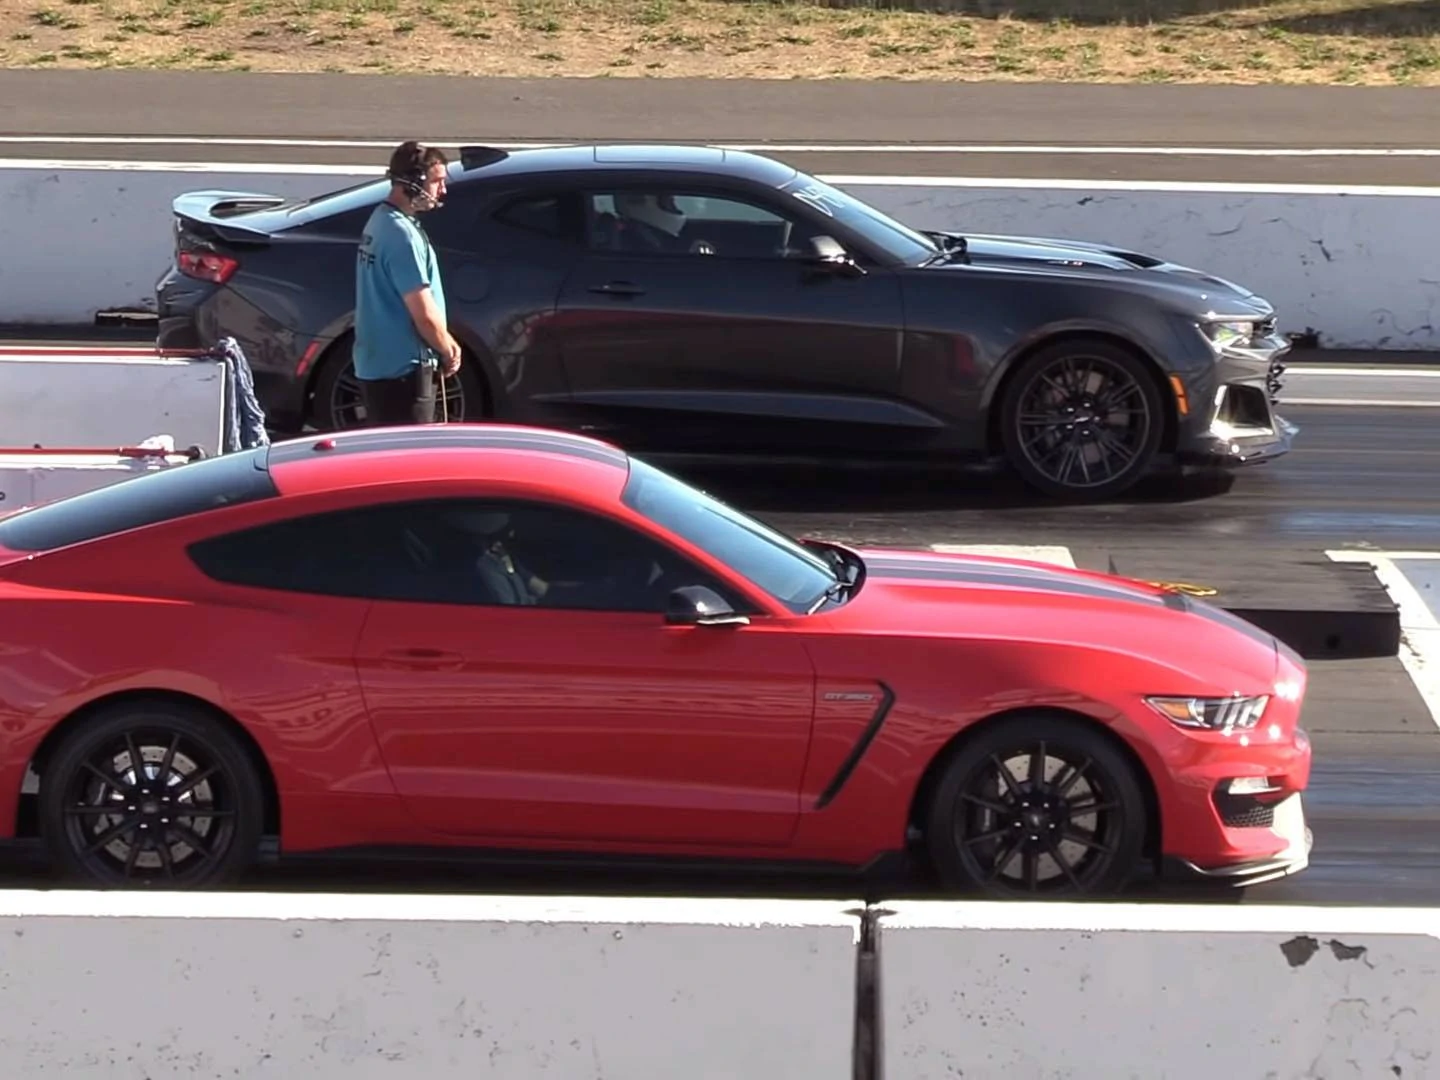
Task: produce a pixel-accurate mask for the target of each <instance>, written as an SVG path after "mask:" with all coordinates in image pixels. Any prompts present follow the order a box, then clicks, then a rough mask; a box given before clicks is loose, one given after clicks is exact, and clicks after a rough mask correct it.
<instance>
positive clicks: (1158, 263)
mask: <svg viewBox="0 0 1440 1080" xmlns="http://www.w3.org/2000/svg"><path fill="white" fill-rule="evenodd" d="M929 235H930V236H932V237H934V238H936V239H942V238H943V239H945V240H949V241H957V240H960V239H962V237H963V239H964V241H965V244H966V248H967V251H968V254H969V261H970V264H971V265H973V266H997V267H1006V266H1010V267H1015V268H1016V269H1021V270H1043V269H1054V270H1055V271H1057V272H1062V273H1063V272H1070V273H1088V274H1095V273H1101V274H1105V273H1116V274H1136V275H1139V276H1142V277H1147V276H1148V277H1153V278H1157V279H1159V280H1162V281H1168V282H1170V283H1177V282H1180V283H1184V284H1185V285H1188V286H1192V287H1196V288H1199V289H1202V290H1206V291H1208V292H1210V293H1211V294H1227V295H1226V299H1227V300H1230V301H1232V302H1237V301H1238V302H1241V303H1247V304H1248V306H1251V307H1253V308H1254V309H1255V311H1256V313H1257V314H1262V315H1263V314H1269V305H1268V304H1267V303H1266V302H1265V301H1264V300H1262V299H1260V298H1259V297H1258V296H1256V295H1255V293H1254V292H1252V291H1251V290H1249V289H1247V288H1245V287H1244V286H1243V285H1237V284H1236V283H1235V282H1233V281H1227V280H1226V279H1225V278H1220V277H1216V276H1215V275H1214V274H1207V273H1205V272H1203V271H1200V270H1195V269H1192V268H1191V267H1188V266H1181V265H1179V264H1178V263H1172V262H1168V261H1166V260H1165V259H1160V258H1157V257H1155V256H1154V255H1146V254H1143V253H1141V252H1138V251H1130V250H1128V249H1126V248H1121V247H1116V246H1114V245H1104V244H1092V243H1086V242H1085V241H1082V240H1056V239H1051V238H1049V237H1039V236H997V235H990V234H980V235H972V234H970V233H964V234H961V233H949V232H945V233H942V232H932V233H930V234H929ZM963 265H964V263H963V260H962V261H960V262H956V263H943V264H940V265H938V266H937V267H936V269H946V268H954V267H957V266H963Z"/></svg>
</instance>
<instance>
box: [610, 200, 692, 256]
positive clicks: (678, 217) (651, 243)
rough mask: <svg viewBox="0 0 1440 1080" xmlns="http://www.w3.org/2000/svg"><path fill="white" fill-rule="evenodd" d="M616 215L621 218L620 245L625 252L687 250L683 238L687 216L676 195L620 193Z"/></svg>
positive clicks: (616, 204)
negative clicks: (678, 204)
mask: <svg viewBox="0 0 1440 1080" xmlns="http://www.w3.org/2000/svg"><path fill="white" fill-rule="evenodd" d="M615 213H616V215H617V216H618V217H619V219H620V228H619V237H620V245H621V247H623V248H624V249H625V250H626V251H637V252H639V251H669V252H682V251H685V250H686V249H685V246H684V242H683V241H682V240H681V239H680V233H681V232H682V231H683V230H684V228H685V213H684V211H682V210H681V209H680V207H679V206H677V205H676V204H675V198H674V196H672V195H650V194H646V193H644V192H639V191H620V192H617V193H616V194H615Z"/></svg>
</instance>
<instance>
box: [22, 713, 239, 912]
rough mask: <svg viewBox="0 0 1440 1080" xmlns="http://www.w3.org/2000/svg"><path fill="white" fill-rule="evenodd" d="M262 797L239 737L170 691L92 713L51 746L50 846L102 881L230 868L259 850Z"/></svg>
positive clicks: (203, 880) (83, 875)
mask: <svg viewBox="0 0 1440 1080" xmlns="http://www.w3.org/2000/svg"><path fill="white" fill-rule="evenodd" d="M262 806H263V795H262V790H261V786H260V782H259V778H258V777H257V775H256V772H255V768H254V766H253V765H252V764H251V762H250V759H249V757H248V755H247V754H246V753H245V751H244V749H243V748H242V746H241V744H240V742H239V740H238V739H236V737H235V736H234V735H233V734H231V733H230V731H229V730H227V729H226V727H225V726H224V725H223V724H221V723H220V722H218V721H216V720H215V719H213V718H211V717H210V716H208V715H205V714H204V713H203V712H201V711H198V710H192V709H189V708H186V707H184V706H178V705H176V704H173V703H169V702H155V703H147V704H135V705H125V706H121V707H118V708H114V709H109V710H106V711H105V713H104V714H103V715H97V716H95V717H93V718H92V719H90V720H89V722H87V723H85V724H83V725H82V726H80V727H78V728H77V729H76V730H75V731H72V732H71V733H70V734H69V735H68V737H67V738H66V739H65V741H64V743H63V744H62V745H61V746H59V747H58V748H57V749H56V751H55V754H54V755H53V756H52V758H51V759H50V761H49V762H48V763H47V765H46V767H45V770H44V773H43V775H42V776H41V782H40V822H41V832H42V835H43V837H44V840H45V843H46V846H47V848H48V849H49V851H50V853H51V856H52V857H53V858H55V859H56V860H57V862H58V863H59V864H60V865H61V867H62V868H63V869H64V870H65V871H66V875H67V876H68V877H72V878H79V879H81V880H83V881H87V882H89V883H90V884H93V885H99V886H106V885H120V886H125V885H162V886H168V887H174V888H186V887H190V888H194V887H198V886H204V885H210V884H214V883H217V882H220V881H224V880H227V879H229V878H232V877H233V876H235V875H236V874H237V873H239V872H240V871H242V870H243V869H244V868H245V867H247V866H248V865H249V863H250V862H251V860H252V859H253V858H254V856H255V854H256V850H257V845H258V843H259V837H260V827H261V820H262Z"/></svg>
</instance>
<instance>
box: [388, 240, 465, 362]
mask: <svg viewBox="0 0 1440 1080" xmlns="http://www.w3.org/2000/svg"><path fill="white" fill-rule="evenodd" d="M387 246H388V247H390V250H387V251H386V252H384V254H383V255H382V256H381V258H382V260H383V262H384V265H385V271H386V273H387V274H389V276H390V280H391V281H393V282H394V283H395V288H396V290H397V291H398V292H399V293H400V295H401V296H402V297H404V299H405V307H406V309H407V310H408V311H409V312H410V318H411V320H412V321H413V322H414V323H415V329H416V330H418V331H419V332H420V336H421V337H423V338H424V339H425V340H426V341H427V342H428V343H429V344H430V347H431V348H433V349H434V350H435V351H436V352H438V353H439V354H440V361H441V366H442V367H443V368H444V371H445V374H446V375H452V374H454V373H455V370H456V369H457V368H459V366H460V344H459V342H457V341H456V340H455V339H454V338H453V337H451V335H450V331H449V329H448V328H447V327H446V325H445V321H444V319H443V318H441V316H440V309H439V307H438V306H437V305H436V303H435V299H434V297H433V296H432V294H431V292H430V283H429V282H428V281H426V280H425V271H426V263H425V258H424V256H423V255H422V253H421V252H420V250H419V249H418V248H417V246H416V245H415V243H414V242H413V241H409V240H408V238H407V242H406V243H404V244H393V245H387Z"/></svg>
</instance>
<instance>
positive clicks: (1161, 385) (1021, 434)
mask: <svg viewBox="0 0 1440 1080" xmlns="http://www.w3.org/2000/svg"><path fill="white" fill-rule="evenodd" d="M449 184H450V190H449V196H448V198H447V200H446V202H445V205H444V206H443V207H442V208H440V209H438V210H435V211H432V212H431V213H429V214H427V215H425V216H424V217H423V218H422V221H423V223H424V226H425V229H426V231H427V233H428V235H429V236H430V238H431V240H432V242H433V243H434V245H435V248H436V250H437V253H438V255H439V259H440V262H441V265H442V268H443V272H444V275H445V281H446V292H447V295H448V299H449V306H450V321H451V330H452V332H453V333H454V334H455V336H456V337H457V338H458V339H459V340H460V341H461V342H462V344H463V345H464V346H465V348H466V350H467V352H468V357H467V362H466V363H465V364H464V365H463V366H462V368H461V371H460V373H459V374H458V375H456V376H455V377H454V378H453V379H452V380H451V383H450V385H449V387H448V392H447V395H446V396H447V400H448V409H449V417H450V419H451V420H476V419H482V418H497V419H506V420H517V421H522V422H528V423H536V424H544V425H550V426H557V427H564V428H571V429H577V430H582V431H587V432H591V433H594V434H598V435H600V436H603V437H605V438H609V439H612V440H614V441H616V442H619V443H621V444H623V445H624V446H626V447H627V448H628V449H630V450H632V451H635V452H638V453H642V454H664V455H667V456H668V455H704V456H718V457H720V458H723V459H727V460H734V459H736V458H738V457H741V456H742V455H754V456H757V457H760V458H764V459H767V460H786V459H790V460H808V461H817V460H818V461H825V460H827V459H828V460H834V459H841V458H844V459H866V460H869V461H872V462H873V461H876V460H904V461H909V462H917V461H936V460H940V459H942V458H943V459H952V460H957V461H959V460H963V459H967V458H968V459H976V460H980V461H990V462H994V461H997V460H1001V461H1005V462H1008V463H1009V464H1010V465H1011V466H1012V467H1013V468H1014V469H1015V470H1016V471H1017V472H1018V473H1019V474H1020V475H1021V476H1022V477H1024V479H1025V480H1027V481H1028V482H1029V483H1030V484H1031V485H1033V486H1034V487H1035V488H1038V489H1040V490H1041V491H1044V492H1047V493H1049V494H1051V495H1057V496H1065V497H1072V498H1074V497H1079V498H1092V499H1093V498H1108V497H1112V496H1114V495H1116V494H1118V493H1119V492H1121V491H1123V490H1124V489H1126V488H1127V487H1129V486H1130V485H1131V484H1133V483H1134V482H1135V481H1136V480H1137V479H1138V478H1139V477H1140V476H1142V475H1143V474H1145V473H1146V472H1147V471H1148V470H1150V469H1151V468H1152V466H1154V465H1156V464H1157V463H1172V464H1173V463H1177V462H1178V463H1186V464H1191V465H1199V466H1202V467H1203V466H1218V467H1222V468H1223V467H1232V466H1235V465H1240V464H1246V463H1251V462H1259V461H1266V460H1269V459H1271V458H1274V457H1275V456H1277V455H1279V454H1283V453H1285V452H1286V451H1287V450H1288V449H1289V448H1290V445H1291V441H1292V439H1293V437H1294V434H1295V428H1294V427H1293V426H1291V425H1289V424H1287V423H1286V422H1285V421H1284V420H1283V419H1281V418H1280V417H1279V416H1277V415H1276V413H1275V403H1276V396H1275V395H1276V393H1277V391H1278V388H1279V375H1280V373H1281V372H1282V371H1283V367H1282V365H1281V363H1280V361H1281V358H1282V357H1283V356H1284V354H1285V353H1286V351H1287V350H1288V348H1289V344H1290V343H1289V342H1288V340H1286V339H1285V338H1284V337H1283V336H1281V335H1279V334H1278V333H1277V331H1276V327H1275V314H1274V311H1273V309H1272V308H1271V306H1270V304H1269V303H1267V302H1266V301H1265V300H1263V299H1261V298H1260V297H1258V296H1256V295H1255V294H1253V293H1251V292H1249V291H1248V290H1246V289H1244V288H1242V287H1240V286H1238V285H1234V284H1232V283H1230V282H1227V281H1222V280H1220V279H1218V278H1215V277H1212V276H1210V275H1208V274H1205V273H1202V272H1198V271H1195V270H1191V269H1187V268H1185V267H1182V266H1176V265H1174V264H1172V263H1168V262H1166V261H1164V260H1163V259H1160V258H1156V257H1152V256H1149V255H1143V254H1138V253H1136V252H1132V251H1122V250H1116V249H1114V248H1110V247H1105V246H1099V245H1095V244H1087V243H1077V242H1072V241H1066V240H1047V239H1035V238H1025V237H1004V236H975V235H962V234H960V233H958V232H957V233H951V232H930V231H919V230H916V229H912V228H909V227H907V226H905V225H904V224H902V223H900V222H898V221H895V220H893V219H892V218H890V217H888V216H887V215H885V214H883V213H881V212H880V211H878V210H876V209H875V208H874V207H871V206H869V205H867V204H865V203H864V202H862V201H859V200H857V199H856V198H855V197H854V196H852V195H850V194H848V193H846V192H844V191H841V190H837V189H836V188H834V187H832V186H831V185H829V184H826V183H824V182H822V181H820V180H818V179H816V178H815V177H813V176H807V175H805V174H804V173H801V172H797V171H796V170H795V169H793V168H791V167H790V166H788V165H785V164H782V163H780V162H778V161H775V160H773V159H771V158H768V157H765V156H761V155H755V154H746V153H735V152H732V151H726V150H721V149H712V148H706V147H693V146H635V145H613V146H571V147H561V148H544V149H528V150H521V151H515V152H510V153H507V152H505V151H502V150H496V149H492V148H489V147H466V148H463V150H462V153H461V154H460V156H459V160H457V161H456V162H455V163H454V164H453V165H452V166H451V178H450V181H449ZM387 191H388V183H387V182H386V181H385V180H383V179H378V178H377V179H376V180H375V181H373V182H370V183H365V184H361V185H359V186H356V187H351V188H347V189H345V190H341V191H336V192H332V193H330V194H326V195H323V196H321V197H318V198H314V199H310V200H305V201H297V200H292V199H284V198H280V197H277V196H267V195H264V194H251V193H245V192H229V191H197V192H192V193H187V194H185V195H182V196H180V197H179V198H177V199H176V200H175V203H174V217H175V264H174V266H173V268H172V269H171V270H170V271H169V272H168V273H167V274H166V275H165V276H164V277H163V278H162V279H161V281H160V282H159V283H158V285H157V293H158V300H159V315H160V331H159V343H160V345H161V346H162V347H164V348H172V347H174V348H189V347H195V346H199V345H209V344H210V343H212V342H213V341H214V340H215V339H216V338H218V337H220V336H223V335H227V334H228V335H233V336H234V337H235V338H236V339H237V340H238V341H239V342H240V344H241V345H242V346H243V347H244V349H245V351H246V353H247V355H248V357H249V358H250V361H251V363H252V365H253V367H254V368H255V374H256V382H257V389H258V392H259V394H260V397H261V402H262V404H263V405H264V407H265V409H266V411H267V412H268V413H269V414H270V417H271V419H272V421H273V422H274V423H275V425H276V426H277V427H278V428H280V429H282V430H286V429H293V428H295V427H297V426H299V425H302V424H306V423H309V424H313V425H314V426H316V427H319V428H321V429H334V428H341V427H346V426H349V425H351V424H353V423H354V422H355V420H356V418H357V417H358V415H359V413H358V410H359V408H360V403H359V396H358V393H357V387H356V385H355V382H354V378H353V374H352V371H351V368H350V356H349V352H350V348H349V347H350V326H351V321H352V312H353V306H354V266H355V257H356V244H357V242H358V240H359V236H360V232H361V230H362V228H363V226H364V223H365V221H366V219H367V217H368V216H369V214H370V211H371V209H372V208H373V206H374V205H375V203H376V202H377V201H378V200H381V199H383V198H385V196H386V194H387Z"/></svg>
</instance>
